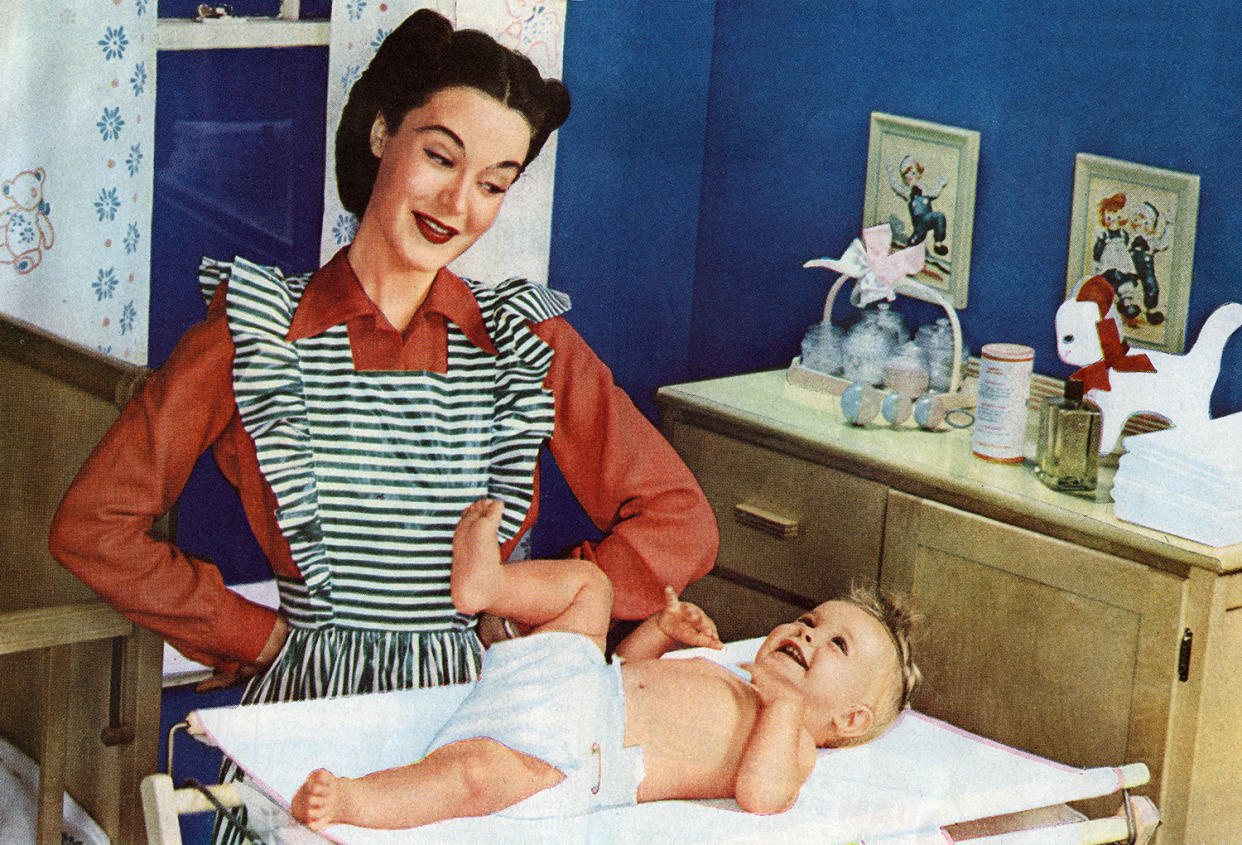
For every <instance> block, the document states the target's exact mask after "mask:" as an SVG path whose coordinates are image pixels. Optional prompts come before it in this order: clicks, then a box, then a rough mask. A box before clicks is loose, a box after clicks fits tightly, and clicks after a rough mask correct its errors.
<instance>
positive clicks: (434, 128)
mask: <svg viewBox="0 0 1242 845" xmlns="http://www.w3.org/2000/svg"><path fill="white" fill-rule="evenodd" d="M418 131H419V132H439V133H440V134H442V135H447V136H448V139H449V140H450V141H452V142H453V143H454V144H455V145H456V146H457V148H458V149H461V150H464V149H466V142H465V141H463V140H462V139H461V137H460V136H459V135H458V134H457V133H456V132H454V131H453V130H452V129H449V128H448V127H447V126H445V125H443V124H441V123H430V124H428V125H426V126H420V127H418ZM491 169H503V170H517V171H519V172H520V171H521V170H522V163H521V162H519V161H501V162H497V163H496V164H493V165H492V166H491Z"/></svg>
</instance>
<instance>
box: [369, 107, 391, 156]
mask: <svg viewBox="0 0 1242 845" xmlns="http://www.w3.org/2000/svg"><path fill="white" fill-rule="evenodd" d="M387 144H388V121H386V120H384V115H383V113H382V112H376V113H375V121H374V122H373V123H372V124H371V153H372V155H374V156H375V157H376V158H383V156H384V147H385V146H386V145H387Z"/></svg>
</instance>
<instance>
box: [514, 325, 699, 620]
mask: <svg viewBox="0 0 1242 845" xmlns="http://www.w3.org/2000/svg"><path fill="white" fill-rule="evenodd" d="M533 328H534V331H535V332H536V333H537V334H538V335H539V336H540V337H541V338H542V339H543V340H544V341H546V342H547V343H548V344H549V345H551V346H552V348H553V349H554V350H555V355H554V356H553V358H552V366H551V369H550V370H549V373H548V377H547V380H546V382H545V383H546V384H547V386H548V387H549V389H551V390H552V391H553V393H554V395H555V397H556V427H555V430H554V432H553V435H552V441H551V449H552V454H553V456H554V457H555V458H556V463H557V466H558V467H559V468H560V470H561V472H562V474H563V475H564V476H565V480H566V481H567V482H568V484H569V486H570V489H571V490H572V491H573V493H574V495H575V496H576V497H577V499H578V501H579V502H580V503H581V505H582V507H583V509H584V510H585V511H586V513H587V515H588V516H589V517H590V518H591V521H592V522H594V523H595V525H596V526H597V527H598V528H600V530H602V531H604V532H605V534H606V536H605V537H604V539H603V540H602V541H600V542H599V543H587V542H584V543H582V544H580V545H579V546H578V547H576V549H575V550H574V551H573V554H574V555H575V556H578V557H584V558H587V559H589V560H592V561H594V562H595V564H596V565H597V566H599V568H600V569H602V570H604V572H606V573H607V574H608V576H609V577H610V578H611V579H612V583H613V590H614V602H613V616H614V617H616V618H619V619H643V618H646V617H647V616H650V615H651V614H652V613H655V612H656V611H658V610H659V609H660V608H661V607H663V605H664V587H665V585H671V586H672V588H673V589H674V591H675V592H680V591H681V590H682V589H683V588H684V587H685V586H686V584H688V583H690V582H691V581H694V580H696V579H697V578H700V577H702V576H703V575H704V574H706V573H707V572H708V570H710V569H711V568H712V566H713V564H714V563H715V560H716V549H717V546H718V544H719V538H718V535H717V533H716V521H715V517H714V516H713V515H712V511H711V507H710V506H709V505H708V503H707V499H706V498H705V497H704V495H703V491H702V490H701V489H700V488H699V485H698V483H697V482H696V481H695V480H694V476H693V475H691V474H690V470H689V469H687V468H686V465H685V464H684V463H683V462H682V460H681V458H680V457H678V455H677V453H676V452H675V451H673V448H672V446H670V445H669V444H668V441H666V440H665V439H664V438H663V436H661V435H660V433H659V432H658V431H657V430H656V429H655V426H653V425H652V424H651V423H650V421H648V420H647V418H646V417H645V416H643V415H642V413H641V412H640V411H639V410H638V409H637V408H636V407H634V403H633V402H631V401H630V399H629V397H628V396H626V395H625V393H624V391H622V390H621V389H620V388H619V387H617V386H616V384H615V383H614V382H613V379H612V373H611V371H609V369H608V367H607V366H606V365H605V364H604V363H603V362H602V361H601V360H600V359H599V358H598V357H597V356H596V355H595V353H594V352H592V351H591V349H590V348H589V347H588V346H587V344H586V342H585V341H584V340H583V339H582V338H581V336H579V335H578V333H577V332H576V331H574V329H573V328H572V327H571V326H570V325H569V323H568V322H566V321H565V320H564V319H562V318H559V317H557V318H553V319H551V320H545V321H543V322H542V323H539V324H537V325H535V326H534V327H533Z"/></svg>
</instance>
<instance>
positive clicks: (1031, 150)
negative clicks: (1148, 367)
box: [150, 0, 1242, 581]
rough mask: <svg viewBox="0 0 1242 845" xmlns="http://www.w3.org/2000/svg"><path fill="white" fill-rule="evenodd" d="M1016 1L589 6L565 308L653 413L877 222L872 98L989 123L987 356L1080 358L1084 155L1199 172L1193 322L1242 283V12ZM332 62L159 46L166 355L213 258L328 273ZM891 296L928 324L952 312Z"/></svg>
mask: <svg viewBox="0 0 1242 845" xmlns="http://www.w3.org/2000/svg"><path fill="white" fill-rule="evenodd" d="M1003 5H1009V6H1013V7H1014V8H1012V9H998V8H997V7H996V5H995V4H993V5H992V6H989V7H987V8H984V7H983V6H982V4H975V3H971V2H966V0H942V2H940V3H939V4H937V5H936V6H935V9H934V14H932V13H931V11H930V10H929V9H927V8H925V7H924V6H922V5H918V6H916V5H915V4H914V3H913V2H906V1H905V0H889V2H878V0H870V2H868V0H860V2H855V3H831V2H825V0H781V2H779V3H773V2H770V0H728V2H716V0H677V2H667V0H634V2H625V3H615V2H605V0H571V2H570V4H569V13H568V18H567V24H566V44H565V59H566V71H565V77H566V83H567V84H568V86H569V88H570V91H571V94H572V96H573V100H574V108H573V114H572V115H571V117H570V120H569V122H568V123H567V124H566V125H565V127H564V128H563V129H562V130H561V132H560V134H559V150H558V160H557V184H556V204H555V212H554V219H553V244H552V262H551V268H550V282H551V284H552V285H553V286H554V287H557V288H559V289H561V290H565V291H567V292H569V293H570V294H571V295H573V297H574V309H573V311H572V312H571V314H570V319H571V320H572V322H573V323H574V325H575V326H576V327H577V328H578V329H579V331H580V332H581V333H582V334H583V335H584V336H585V337H586V339H587V340H588V341H589V342H590V343H591V345H592V346H593V347H594V348H595V350H596V351H597V352H598V353H599V355H600V356H601V357H602V358H603V359H604V361H605V362H607V363H608V364H609V365H610V366H611V367H612V368H613V371H614V374H615V376H616V378H617V381H618V383H619V384H621V386H622V387H624V388H625V389H626V390H627V391H628V392H629V393H630V395H631V396H633V397H634V399H635V401H636V403H637V404H638V405H639V407H640V408H641V409H642V410H643V411H644V412H646V413H648V414H649V415H651V416H654V407H655V406H654V402H653V399H652V394H653V391H654V390H655V388H656V387H658V386H659V385H662V384H669V383H674V382H678V381H685V380H687V379H692V378H707V377H712V376H717V375H724V374H730V373H737V372H744V371H751V370H757V369H765V368H772V367H781V366H784V365H786V364H787V363H788V361H789V360H790V358H791V357H792V356H793V355H794V354H796V351H797V346H798V341H799V338H800V337H801V334H802V332H803V330H804V329H805V328H806V326H807V325H808V324H809V323H811V322H812V321H814V320H815V319H816V318H817V315H818V313H819V310H820V308H821V306H822V303H823V298H824V295H825V293H826V290H827V287H828V282H829V281H830V280H831V277H830V276H829V275H828V274H827V273H824V272H823V271H810V270H804V269H802V268H801V264H802V262H803V261H805V260H806V259H808V258H812V257H817V256H822V255H829V254H839V253H840V251H841V250H843V249H844V248H845V246H846V245H847V244H848V243H849V241H850V239H852V238H853V237H854V236H855V235H856V234H857V232H858V230H859V227H860V226H861V221H862V205H863V180H864V171H865V167H866V155H867V152H866V151H867V135H868V127H869V115H870V113H871V112H872V111H885V112H890V113H894V114H899V115H905V116H909V117H915V118H922V119H926V120H932V121H935V122H939V123H945V124H949V125H952V126H961V127H966V128H970V129H975V130H978V131H979V132H980V134H981V153H980V164H979V177H978V190H977V197H976V217H975V236H974V244H973V261H972V267H971V274H970V302H969V306H968V308H967V309H966V310H965V311H963V312H962V314H961V316H962V322H963V326H964V330H965V334H966V340H967V342H968V344H969V345H970V346H971V347H972V348H973V349H975V350H977V349H978V348H979V346H980V345H981V344H982V343H985V342H988V341H992V340H1000V339H1004V340H1011V341H1019V342H1025V343H1029V344H1030V345H1032V346H1034V347H1035V349H1036V369H1037V370H1039V371H1040V372H1045V373H1049V374H1052V375H1056V376H1064V375H1066V374H1067V373H1068V368H1066V367H1065V366H1064V365H1062V364H1061V363H1060V361H1059V360H1057V358H1056V354H1055V345H1054V339H1053V332H1052V316H1053V313H1054V312H1055V309H1056V306H1057V305H1058V304H1059V302H1060V300H1061V295H1062V290H1063V286H1064V278H1065V261H1066V242H1067V237H1068V227H1069V215H1070V203H1071V199H1072V197H1071V194H1072V182H1073V171H1074V155H1075V153H1078V152H1090V153H1096V154H1099V155H1105V156H1110V157H1113V158H1120V159H1124V160H1129V161H1137V162H1142V163H1145V164H1149V165H1153V166H1157V167H1164V168H1170V169H1174V170H1181V171H1188V172H1192V173H1197V174H1199V175H1200V177H1201V188H1200V210H1199V220H1198V237H1197V242H1196V252H1195V267H1196V272H1195V274H1194V282H1193V286H1192V289H1191V297H1190V309H1189V321H1188V327H1187V337H1188V339H1191V340H1193V338H1194V337H1195V336H1196V334H1197V332H1198V328H1199V326H1200V325H1201V324H1202V322H1203V320H1204V319H1205V318H1206V316H1207V314H1208V313H1209V312H1210V311H1211V310H1212V309H1213V308H1215V307H1216V306H1217V305H1219V304H1221V303H1222V302H1225V301H1228V300H1231V299H1234V300H1236V299H1242V285H1240V284H1239V283H1238V282H1236V281H1235V280H1234V273H1235V271H1234V269H1233V265H1232V259H1233V258H1234V253H1235V250H1234V249H1233V245H1234V242H1235V240H1236V237H1237V235H1236V233H1237V232H1238V231H1239V229H1242V220H1240V219H1239V218H1240V215H1239V212H1238V210H1237V207H1236V206H1235V205H1234V204H1232V203H1231V200H1232V196H1231V190H1232V187H1233V182H1234V181H1235V178H1236V170H1237V167H1236V165H1235V162H1236V161H1237V158H1238V152H1239V149H1240V148H1242V145H1240V144H1239V143H1238V140H1237V136H1238V133H1239V128H1240V127H1242V105H1240V104H1239V101H1238V98H1237V94H1236V92H1237V90H1238V89H1239V84H1238V83H1239V82H1240V81H1242V79H1240V77H1242V72H1240V71H1239V69H1238V64H1237V59H1236V56H1235V52H1236V50H1235V46H1236V42H1237V33H1238V32H1239V31H1242V11H1239V10H1238V9H1237V8H1235V7H1234V5H1233V4H1231V3H1228V2H1222V0H1211V2H1207V3H1202V4H1197V6H1196V8H1195V9H1194V10H1193V11H1192V10H1190V9H1189V8H1188V7H1189V5H1190V4H1184V3H1172V2H1153V0H1138V2H1132V3H1130V4H1128V5H1126V6H1121V7H1110V15H1109V16H1101V14H1100V13H1099V11H1098V10H1092V9H1089V8H1087V7H1086V5H1085V4H1079V3H1069V2H1055V3H1044V4H1040V5H1039V8H1034V7H1030V8H1028V7H1027V4H1017V3H1010V4H1003ZM326 65H327V60H326V50H323V49H322V48H321V49H296V50H262V51H242V52H236V51H216V52H212V53H201V54H188V53H187V54H176V53H163V54H161V57H160V65H159V69H158V73H159V87H158V91H159V99H158V102H157V113H156V120H157V158H158V160H157V174H156V179H157V184H156V220H155V231H154V234H153V241H154V244H155V255H154V258H153V283H152V293H151V307H152V314H151V323H152V327H151V351H150V359H151V362H152V363H153V364H158V363H159V362H160V361H162V360H163V359H164V358H165V357H167V355H168V352H169V351H170V350H171V348H172V344H173V343H174V342H175V340H176V338H177V337H179V336H180V334H181V333H182V332H183V331H184V330H185V329H186V328H187V327H188V326H189V325H190V324H191V323H193V322H194V321H196V320H198V319H200V318H201V315H202V308H201V305H200V304H199V301H198V298H197V293H196V292H195V290H194V282H193V268H194V266H195V265H196V263H197V260H198V256H199V255H200V254H203V253H206V254H211V255H218V256H227V255H231V254H233V253H234V252H240V253H243V254H246V255H248V256H250V257H253V258H255V259H256V260H260V261H271V262H273V263H278V264H282V265H284V266H285V267H287V268H289V269H290V270H304V269H309V268H310V267H312V266H313V265H314V263H315V261H316V259H317V251H318V246H317V244H318V226H319V219H320V213H321V209H320V204H321V201H320V197H319V193H320V188H319V185H320V184H321V183H320V179H321V174H322V168H323V136H322V135H323V128H322V122H323V120H322V115H323V108H324V105H323V94H322V92H323V90H324V88H325V86H326ZM290 79H296V80H298V81H299V90H300V92H301V94H300V96H299V97H297V98H290V97H288V96H286V92H287V90H288V80H290ZM316 92H318V93H316ZM194 121H217V122H219V123H220V124H222V125H223V126H224V128H225V129H227V130H228V131H240V132H242V134H241V135H237V136H236V137H238V138H241V137H244V133H246V132H248V133H250V135H249V140H246V141H244V142H242V141H236V142H234V143H232V144H230V145H227V146H225V147H224V148H223V149H221V147H220V146H219V145H217V146H216V147H214V153H212V151H211V149H208V147H209V145H206V144H205V143H201V142H203V140H204V139H202V138H198V139H197V140H198V141H199V142H200V143H199V146H198V147H195V146H194V143H193V142H194V141H195V140H196V136H195V134H194V133H195V132H196V131H198V130H196V129H195V128H194V127H195V124H194V123H193V122H194ZM179 125H180V126H182V133H181V134H180V135H178V134H177V127H178V126H179ZM187 126H188V127H189V131H188V134H187V130H186V127H187ZM200 128H201V127H200ZM273 162H279V165H274V164H273ZM275 170H279V172H274V171H275ZM901 303H902V305H901V307H903V309H905V308H908V309H910V316H911V317H912V321H914V322H918V321H920V320H921V319H922V318H923V317H924V316H933V315H934V312H928V311H922V312H921V311H919V304H917V303H913V302H911V301H909V300H902V301H901ZM839 315H840V316H844V312H839ZM1214 410H1215V412H1216V413H1217V414H1221V413H1228V412H1234V411H1239V410H1242V339H1238V338H1235V339H1234V340H1233V341H1231V343H1230V345H1229V346H1228V347H1227V349H1226V353H1225V360H1224V366H1223V372H1222V376H1221V380H1220V383H1219V384H1218V387H1217V391H1216V395H1215V401H1214ZM203 464H204V465H203V466H202V467H201V468H200V471H199V472H197V473H196V474H195V478H194V479H193V480H192V482H191V486H190V488H189V490H188V491H187V495H186V497H185V500H184V502H185V504H184V506H183V512H182V523H181V526H180V530H181V534H182V537H183V539H184V540H185V542H186V543H187V545H188V546H189V547H190V548H192V549H193V550H195V551H198V552H199V553H202V554H207V555H209V556H211V557H213V558H214V559H216V560H217V561H219V562H220V563H221V564H222V568H223V569H224V570H225V573H226V577H227V578H228V579H229V580H230V581H238V580H249V579H253V578H258V577H262V576H263V575H264V574H265V571H264V567H263V564H262V562H261V560H259V559H258V557H257V550H256V549H255V548H254V547H253V543H252V541H250V539H249V535H248V532H247V531H246V529H245V527H244V522H241V518H240V512H239V509H238V508H236V506H235V503H234V499H233V497H232V496H231V494H230V493H229V492H228V491H227V489H226V488H225V486H224V484H223V482H222V481H221V480H220V479H219V477H218V473H216V472H215V470H214V467H213V466H211V465H210V460H209V459H208V460H206V461H204V462H203ZM544 485H545V490H544V492H545V509H544V519H543V520H542V521H541V523H540V535H539V537H538V538H537V551H539V552H540V553H545V552H552V551H555V550H556V549H557V548H559V547H560V546H561V545H564V544H566V543H568V542H571V541H574V540H577V539H580V538H581V537H582V536H584V534H588V533H590V531H589V527H588V526H587V525H586V524H585V520H584V519H583V518H582V516H581V514H580V513H579V512H578V510H577V508H576V507H575V505H574V504H573V501H572V497H571V496H570V495H569V494H568V492H567V491H566V490H565V487H564V483H563V481H562V480H561V479H560V478H559V475H558V474H557V473H556V471H555V467H554V466H552V465H551V464H550V462H549V463H547V464H546V465H545V473H544ZM222 514H223V515H224V517H227V518H224V517H222ZM222 519H224V523H223V524H224V527H223V528H222Z"/></svg>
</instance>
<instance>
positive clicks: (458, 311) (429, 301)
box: [286, 247, 496, 355]
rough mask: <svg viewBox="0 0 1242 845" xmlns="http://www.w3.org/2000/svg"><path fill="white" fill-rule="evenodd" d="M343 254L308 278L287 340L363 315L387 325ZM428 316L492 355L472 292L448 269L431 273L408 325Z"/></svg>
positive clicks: (316, 332) (485, 328) (492, 346)
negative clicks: (443, 321) (452, 326)
mask: <svg viewBox="0 0 1242 845" xmlns="http://www.w3.org/2000/svg"><path fill="white" fill-rule="evenodd" d="M348 253H349V247H344V248H342V249H341V250H340V252H338V253H337V254H336V255H334V256H333V257H332V260H331V261H329V262H328V263H327V264H325V265H323V267H321V268H319V270H317V271H316V272H315V274H314V275H312V276H311V279H310V281H309V282H307V285H306V291H305V293H303V294H302V299H301V301H300V302H299V303H298V307H297V311H296V312H295V313H294V315H293V321H292V323H291V324H290V326H289V332H288V334H287V335H286V339H287V340H289V341H296V340H301V339H302V338H305V337H314V336H315V335H318V334H321V333H322V332H324V331H326V330H327V329H329V328H331V327H332V326H335V325H338V324H340V323H348V322H350V321H351V320H353V319H355V318H357V317H363V316H370V317H371V318H372V321H373V323H374V325H376V326H377V327H378V326H386V325H387V321H386V320H385V318H384V315H383V314H382V313H381V312H380V310H379V308H377V307H376V305H375V303H374V302H372V301H371V299H370V297H368V296H367V295H366V292H365V291H364V290H363V289H362V283H361V282H359V281H358V276H357V275H356V274H355V273H354V269H353V267H351V266H350V264H349V260H348ZM428 314H435V315H439V316H441V317H443V318H445V319H447V320H451V321H452V322H453V323H454V324H455V325H456V326H457V327H458V328H459V329H461V331H462V332H463V333H464V334H465V335H466V337H467V338H468V339H469V340H470V342H471V343H473V344H474V345H475V346H477V347H478V348H479V349H482V350H484V351H486V352H490V353H492V354H493V355H494V354H496V346H495V344H493V343H492V339H491V337H490V335H488V332H487V327H486V326H485V325H484V323H483V314H482V312H480V311H479V303H478V302H477V300H475V298H474V294H473V293H472V292H471V291H470V288H469V287H468V286H467V285H466V283H465V282H464V281H462V279H461V278H460V277H459V276H457V275H456V274H454V273H453V272H452V271H450V270H449V269H447V268H442V269H441V270H440V272H439V273H438V274H437V275H436V278H435V280H434V281H433V282H432V283H431V288H430V289H429V290H428V291H427V297H426V299H424V300H423V304H422V305H421V306H419V310H418V314H416V315H415V317H414V320H412V321H411V323H413V322H415V321H416V320H417V319H418V317H419V315H428Z"/></svg>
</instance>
